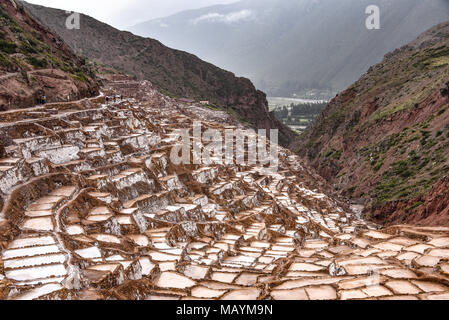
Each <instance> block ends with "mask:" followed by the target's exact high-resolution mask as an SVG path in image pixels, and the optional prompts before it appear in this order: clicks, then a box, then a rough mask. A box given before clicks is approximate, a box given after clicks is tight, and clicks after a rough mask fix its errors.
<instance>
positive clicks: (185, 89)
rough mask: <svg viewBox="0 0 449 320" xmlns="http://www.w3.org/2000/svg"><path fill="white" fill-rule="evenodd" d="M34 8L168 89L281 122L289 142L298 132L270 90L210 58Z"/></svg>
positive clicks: (80, 47)
mask: <svg viewBox="0 0 449 320" xmlns="http://www.w3.org/2000/svg"><path fill="white" fill-rule="evenodd" d="M24 4H25V6H26V7H27V8H28V10H30V12H31V13H32V14H33V15H34V16H35V17H37V18H38V19H40V21H42V22H43V23H44V24H46V25H47V26H48V27H49V28H50V29H52V30H54V32H56V33H57V34H59V35H60V36H61V37H62V38H63V39H64V40H65V41H66V42H67V43H68V44H69V45H70V46H71V47H72V48H73V49H74V50H75V51H76V52H77V53H79V54H82V55H85V56H87V57H88V58H90V59H92V60H94V61H97V62H100V63H104V64H107V65H110V66H112V67H114V68H116V69H118V70H120V71H123V72H126V73H128V74H132V75H134V76H136V77H137V79H139V80H150V81H151V82H152V83H153V84H155V85H156V86H157V87H158V88H159V89H161V90H162V91H164V92H165V93H167V94H170V95H173V96H176V97H180V98H191V99H196V100H207V101H210V102H211V103H212V104H214V105H217V106H219V107H225V108H226V109H227V110H228V111H230V112H231V113H234V114H236V115H237V116H238V117H239V118H240V119H241V120H244V121H247V122H248V123H249V124H251V125H252V126H254V127H257V128H266V129H270V128H279V129H280V141H281V143H282V144H283V145H284V146H285V145H288V144H289V143H290V142H291V141H292V140H293V139H294V138H295V134H294V133H293V132H292V131H291V130H289V129H288V128H286V127H284V126H283V125H282V124H281V123H280V122H278V121H277V120H276V118H275V117H274V116H273V115H272V114H270V113H269V111H268V103H267V101H266V95H265V94H264V93H263V92H261V91H258V90H256V88H255V87H254V85H253V84H252V83H251V81H249V80H248V79H245V78H237V77H235V75H234V74H233V73H231V72H227V71H225V70H222V69H220V68H218V67H216V66H214V65H212V64H209V63H206V62H204V61H202V60H200V59H199V58H197V57H196V56H194V55H191V54H189V53H186V52H182V51H178V50H173V49H170V48H168V47H166V46H164V45H163V44H161V43H160V42H158V41H156V40H153V39H149V38H142V37H139V36H135V35H133V34H131V33H129V32H122V31H119V30H117V29H115V28H113V27H111V26H109V25H106V24H104V23H101V22H99V21H97V20H95V19H93V18H91V17H88V16H85V15H82V16H81V28H80V29H79V30H69V29H67V28H66V26H65V21H66V19H67V16H68V15H67V14H66V13H65V11H62V10H57V9H51V8H46V7H42V6H37V5H31V4H27V3H24Z"/></svg>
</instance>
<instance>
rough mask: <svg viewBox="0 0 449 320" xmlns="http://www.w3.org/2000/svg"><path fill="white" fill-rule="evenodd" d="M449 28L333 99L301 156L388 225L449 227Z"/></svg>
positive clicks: (301, 149)
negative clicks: (448, 178)
mask: <svg viewBox="0 0 449 320" xmlns="http://www.w3.org/2000/svg"><path fill="white" fill-rule="evenodd" d="M448 39H449V23H444V24H441V25H439V26H436V27H434V28H433V29H431V30H429V31H428V32H426V33H424V34H422V35H421V36H420V37H419V38H418V39H417V40H415V41H414V42H412V43H410V44H408V45H406V46H404V47H402V48H400V49H397V50H396V51H394V52H393V53H390V54H388V55H386V56H385V59H384V61H382V62H381V63H379V64H378V65H376V66H373V67H371V68H370V70H369V71H368V72H367V73H366V74H365V75H363V76H362V77H361V78H360V80H359V81H357V82H356V83H355V84H354V85H352V86H351V87H350V88H348V89H347V90H346V91H344V92H342V93H341V94H339V95H338V96H337V97H336V98H335V99H333V100H332V101H331V102H330V103H329V105H328V106H327V108H326V110H325V111H324V112H323V114H322V115H321V116H320V117H319V119H318V120H317V121H316V122H315V124H314V125H313V127H312V128H310V129H309V130H308V131H307V132H306V133H305V134H304V135H303V137H302V138H303V139H302V140H301V141H300V142H299V143H298V144H299V146H298V147H297V148H296V150H298V151H299V153H300V154H301V155H303V156H304V157H305V158H306V159H307V160H308V161H309V162H310V164H311V165H312V166H313V167H314V168H315V169H316V170H317V172H318V173H319V174H320V175H322V176H323V177H324V178H325V179H326V180H328V181H329V182H331V183H332V184H333V185H334V186H335V188H336V189H337V190H338V191H339V193H340V194H342V195H344V196H346V197H348V198H350V199H352V200H353V201H356V202H358V203H362V204H364V205H365V215H366V217H367V218H371V219H373V220H374V221H376V222H378V223H382V224H388V225H391V224H397V223H413V224H423V225H441V224H443V225H447V224H448V221H449V217H448V210H447V207H448V204H449V201H448V198H447V189H445V188H446V186H447V175H448V172H449V156H448V154H449V153H448V151H449V94H448V91H449V90H448V88H449V82H448V81H449V50H448V47H449V40H448Z"/></svg>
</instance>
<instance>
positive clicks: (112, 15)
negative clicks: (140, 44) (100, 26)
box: [26, 0, 237, 29]
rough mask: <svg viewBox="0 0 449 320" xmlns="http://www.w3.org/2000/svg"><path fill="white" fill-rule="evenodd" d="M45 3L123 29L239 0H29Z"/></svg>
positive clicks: (47, 5) (44, 4)
mask: <svg viewBox="0 0 449 320" xmlns="http://www.w3.org/2000/svg"><path fill="white" fill-rule="evenodd" d="M26 1H28V2H31V3H35V4H40V5H43V6H46V7H52V8H58V9H64V10H70V11H76V12H81V13H84V14H87V15H90V16H92V17H94V18H96V19H98V20H101V21H103V22H106V23H108V24H111V25H113V26H114V27H116V28H120V29H124V28H126V27H129V26H133V25H135V24H137V23H140V22H143V21H146V20H151V19H155V18H162V17H166V16H168V15H171V14H174V13H177V12H179V11H183V10H188V9H197V8H201V7H206V6H210V5H215V4H227V3H233V2H237V0H126V1H124V0H26Z"/></svg>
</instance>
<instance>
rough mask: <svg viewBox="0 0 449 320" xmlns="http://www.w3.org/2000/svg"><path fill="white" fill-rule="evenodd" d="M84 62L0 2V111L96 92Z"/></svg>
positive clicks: (6, 0)
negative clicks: (42, 100) (44, 99)
mask: <svg viewBox="0 0 449 320" xmlns="http://www.w3.org/2000/svg"><path fill="white" fill-rule="evenodd" d="M94 78H95V76H94V75H93V73H92V71H91V69H90V67H88V66H87V65H86V61H85V60H84V59H81V58H79V57H78V56H76V54H75V53H74V52H73V51H72V50H71V49H70V48H69V47H68V46H66V45H65V44H64V42H63V41H62V40H60V39H59V38H58V37H57V36H55V35H54V34H53V33H51V32H50V31H49V30H48V29H47V28H45V27H43V26H42V25H41V24H39V23H37V22H36V21H35V20H34V19H33V18H31V16H30V15H29V14H28V13H27V12H25V11H24V9H23V7H22V5H21V4H20V3H16V2H15V1H13V0H2V1H0V110H3V111H4V110H8V109H15V108H20V107H29V106H33V105H34V104H36V103H37V102H38V99H39V98H40V97H41V96H42V95H45V96H46V97H47V101H49V102H51V101H61V100H64V101H65V100H67V97H68V96H70V97H71V99H72V98H80V97H85V96H92V95H94V94H96V93H97V92H98V84H97V83H96V80H94Z"/></svg>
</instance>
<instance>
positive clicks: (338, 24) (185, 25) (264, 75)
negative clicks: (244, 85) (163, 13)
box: [130, 0, 449, 96]
mask: <svg viewBox="0 0 449 320" xmlns="http://www.w3.org/2000/svg"><path fill="white" fill-rule="evenodd" d="M369 5H377V6H379V7H380V9H381V29H380V30H368V29H367V28H366V26H365V21H366V18H367V17H368V16H367V14H366V13H365V10H366V8H367V6H369ZM448 19H449V1H448V0H395V1H391V0H340V1H333V0H243V1H240V2H237V3H234V4H229V5H218V6H211V7H206V8H203V9H199V10H190V11H184V12H181V13H179V14H176V15H173V16H170V17H167V18H162V19H156V20H152V21H148V22H146V23H142V24H139V25H136V26H134V27H132V28H131V30H130V31H132V32H134V33H137V34H139V35H143V36H148V37H152V38H156V39H158V40H160V41H162V42H163V43H164V44H166V45H167V46H169V47H173V48H176V49H181V50H186V51H189V52H192V53H194V54H196V55H198V56H199V57H200V58H202V59H205V60H207V61H209V62H212V63H214V64H216V65H218V66H220V67H222V68H225V69H228V70H231V71H233V72H235V73H236V74H238V75H241V76H245V77H249V78H250V79H251V80H253V82H254V83H255V84H256V86H257V87H258V88H259V89H261V90H264V91H266V92H267V93H268V95H271V96H290V95H293V94H298V95H304V93H305V92H310V89H318V90H319V91H321V92H324V93H328V94H330V93H334V92H336V91H340V90H343V89H345V88H346V87H348V86H349V85H350V84H351V83H353V82H354V81H355V80H357V79H358V78H359V77H360V76H361V75H362V74H363V73H365V72H366V71H367V70H368V68H369V67H370V66H371V65H373V64H375V63H378V62H380V61H381V60H382V58H383V56H384V55H385V54H386V53H387V52H389V51H392V50H394V49H395V48H397V47H400V46H402V45H404V44H406V43H408V42H410V41H412V40H413V39H415V38H416V37H417V36H418V35H419V34H420V33H422V32H423V31H425V30H427V29H428V28H430V27H432V26H434V25H436V24H438V23H441V22H443V21H445V20H448ZM329 91H331V92H329ZM315 92H316V91H315Z"/></svg>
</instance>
